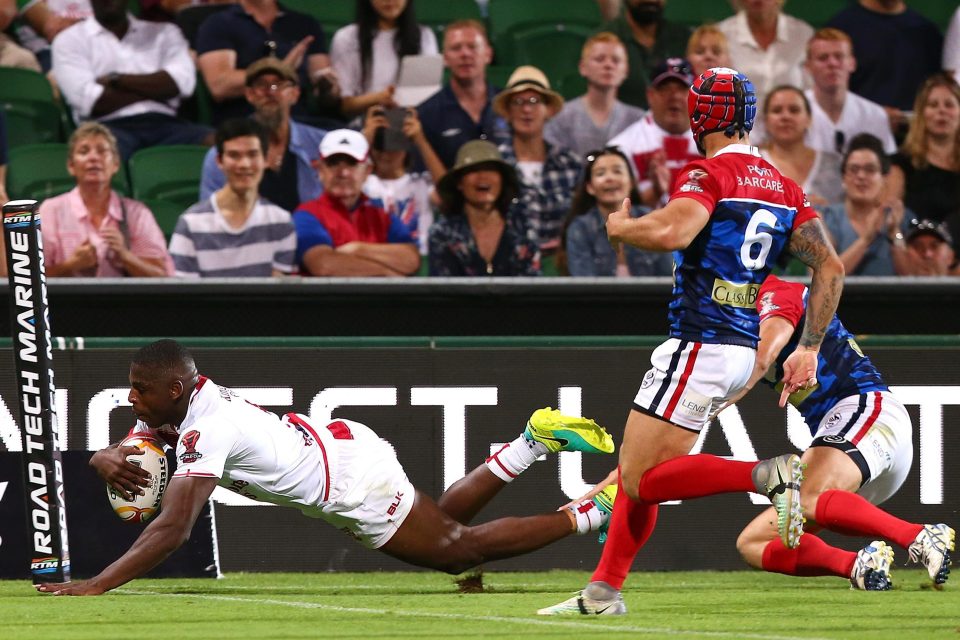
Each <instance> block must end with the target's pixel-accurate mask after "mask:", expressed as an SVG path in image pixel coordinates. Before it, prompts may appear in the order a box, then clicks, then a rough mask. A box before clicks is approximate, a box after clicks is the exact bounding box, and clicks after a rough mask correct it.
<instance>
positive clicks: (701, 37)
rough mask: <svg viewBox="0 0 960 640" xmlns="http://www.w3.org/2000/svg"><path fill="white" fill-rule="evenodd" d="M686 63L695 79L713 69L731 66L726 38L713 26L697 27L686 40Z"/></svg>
mask: <svg viewBox="0 0 960 640" xmlns="http://www.w3.org/2000/svg"><path fill="white" fill-rule="evenodd" d="M687 62H689V63H690V66H691V67H692V68H693V75H694V76H695V77H696V76H699V75H700V74H702V73H703V72H704V71H706V70H707V69H712V68H713V67H730V66H732V63H731V62H730V44H729V43H728V42H727V36H726V35H724V33H723V31H721V30H720V28H719V27H717V26H716V25H714V24H705V25H701V26H699V27H697V28H696V29H694V30H693V33H691V34H690V39H689V40H687Z"/></svg>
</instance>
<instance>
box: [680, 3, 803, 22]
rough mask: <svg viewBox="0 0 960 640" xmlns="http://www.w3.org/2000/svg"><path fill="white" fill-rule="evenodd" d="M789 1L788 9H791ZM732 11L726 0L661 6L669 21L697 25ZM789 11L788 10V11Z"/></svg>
mask: <svg viewBox="0 0 960 640" xmlns="http://www.w3.org/2000/svg"><path fill="white" fill-rule="evenodd" d="M820 2H821V0H816V1H815V2H814V1H813V0H804V1H803V4H819V3H820ZM794 4H800V3H790V6H789V7H788V9H793V5H794ZM733 13H734V11H733V8H732V7H731V6H730V3H729V2H727V1H726V0H670V2H668V3H666V4H665V5H664V7H663V17H664V18H666V19H667V20H669V21H671V22H678V23H680V24H686V25H689V26H691V27H699V26H700V25H702V24H708V23H712V22H720V21H721V20H723V19H724V18H729V17H730V16H732V15H733ZM788 13H789V11H788Z"/></svg>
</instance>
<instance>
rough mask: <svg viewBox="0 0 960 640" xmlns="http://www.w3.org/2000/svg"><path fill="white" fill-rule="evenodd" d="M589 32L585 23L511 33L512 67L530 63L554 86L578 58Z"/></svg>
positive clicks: (544, 26) (528, 28)
mask: <svg viewBox="0 0 960 640" xmlns="http://www.w3.org/2000/svg"><path fill="white" fill-rule="evenodd" d="M592 33H593V28H592V27H589V26H586V25H577V24H569V25H552V24H544V25H535V26H530V27H523V28H520V29H516V30H514V31H512V32H511V35H512V37H513V43H512V50H513V62H514V63H515V64H516V66H520V65H522V64H532V65H533V66H535V67H537V68H538V69H540V70H541V71H543V72H544V73H545V74H547V77H548V78H549V79H550V82H551V85H552V86H554V87H556V86H558V85H559V84H560V80H561V79H562V78H564V77H565V76H566V75H567V74H568V73H569V72H570V67H571V65H572V64H575V62H574V61H577V62H578V61H579V60H580V51H581V49H583V43H584V42H586V41H587V38H589V37H590V35H591V34H592Z"/></svg>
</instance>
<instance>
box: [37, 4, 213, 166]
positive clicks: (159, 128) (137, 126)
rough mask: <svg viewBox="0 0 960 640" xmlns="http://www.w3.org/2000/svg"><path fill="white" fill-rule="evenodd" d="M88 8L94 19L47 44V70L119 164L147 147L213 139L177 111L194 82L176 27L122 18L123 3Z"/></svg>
mask: <svg viewBox="0 0 960 640" xmlns="http://www.w3.org/2000/svg"><path fill="white" fill-rule="evenodd" d="M91 5H92V6H93V16H91V17H89V18H87V19H85V20H83V21H81V22H78V23H77V24H75V25H73V26H72V27H69V28H67V29H65V30H64V31H62V32H61V33H60V35H59V36H57V38H56V39H55V40H54V43H53V74H54V76H55V77H56V80H57V84H58V85H59V86H60V90H61V92H62V93H63V96H64V98H66V100H67V103H69V104H70V107H71V108H72V109H73V113H74V117H75V119H76V120H77V121H80V120H87V119H94V120H99V121H100V122H102V123H103V124H105V125H106V126H107V127H109V129H110V130H111V131H112V132H113V135H114V136H116V138H117V143H118V144H119V148H120V155H121V158H122V160H123V161H126V160H127V159H129V158H130V156H131V155H133V153H134V152H135V151H136V150H138V149H140V148H143V147H148V146H153V145H160V144H208V145H209V144H212V143H213V131H212V130H211V129H210V128H209V127H205V126H203V125H199V124H195V123H192V122H189V121H187V120H183V119H181V118H178V117H177V115H176V113H177V107H178V106H179V104H180V99H181V98H186V97H187V96H189V95H191V94H192V93H193V90H194V88H195V87H196V80H197V78H196V76H197V70H196V68H195V67H194V65H193V60H192V59H191V58H190V52H189V48H188V46H187V41H186V40H185V39H184V37H183V35H182V34H181V33H180V30H179V29H178V28H177V27H175V26H174V25H172V24H161V23H156V22H145V21H142V20H138V19H137V18H134V17H133V16H131V15H128V14H127V2H126V0H92V1H91Z"/></svg>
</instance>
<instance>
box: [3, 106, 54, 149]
mask: <svg viewBox="0 0 960 640" xmlns="http://www.w3.org/2000/svg"><path fill="white" fill-rule="evenodd" d="M0 108H2V109H3V112H4V114H5V115H6V118H7V147H9V148H11V149H12V148H13V147H18V146H21V145H25V144H36V143H41V142H61V141H62V140H63V137H62V136H61V133H60V131H61V112H60V108H59V107H58V106H57V105H56V104H54V103H53V102H38V101H36V100H16V99H10V98H4V99H3V100H2V101H0Z"/></svg>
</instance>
